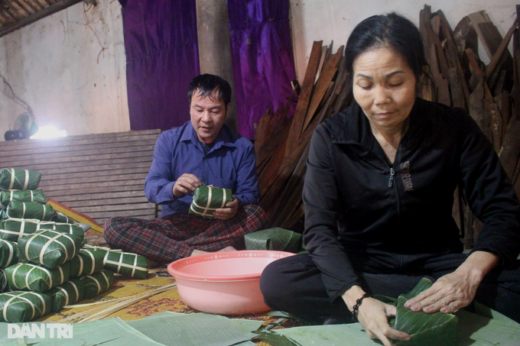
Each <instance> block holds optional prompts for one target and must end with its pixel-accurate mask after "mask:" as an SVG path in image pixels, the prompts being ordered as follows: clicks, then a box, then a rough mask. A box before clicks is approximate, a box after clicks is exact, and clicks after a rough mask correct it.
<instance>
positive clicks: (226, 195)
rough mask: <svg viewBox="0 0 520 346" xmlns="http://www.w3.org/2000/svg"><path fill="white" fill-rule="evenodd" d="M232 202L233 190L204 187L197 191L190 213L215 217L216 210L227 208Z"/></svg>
mask: <svg viewBox="0 0 520 346" xmlns="http://www.w3.org/2000/svg"><path fill="white" fill-rule="evenodd" d="M232 200H233V191H231V189H223V188H220V187H215V186H212V185H209V186H206V185H202V186H199V187H198V188H196V189H195V193H194V195H193V201H192V202H191V206H190V211H189V213H190V214H197V215H200V216H204V217H213V212H214V211H215V210H216V209H218V208H225V206H226V204H227V203H228V202H231V201H232Z"/></svg>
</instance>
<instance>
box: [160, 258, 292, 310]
mask: <svg viewBox="0 0 520 346" xmlns="http://www.w3.org/2000/svg"><path fill="white" fill-rule="evenodd" d="M292 255H294V254H293V253H290V252H283V251H260V250H255V251H249V250H245V251H230V252H215V253H212V254H208V255H201V256H194V257H188V258H183V259H180V260H178V261H175V262H172V263H170V265H169V266H168V272H170V274H172V275H173V276H175V279H176V281H177V288H178V290H179V294H180V296H181V298H182V300H183V301H184V302H185V303H186V304H188V305H189V306H190V307H192V308H193V309H195V310H199V311H203V312H208V313H212V314H222V315H242V314H251V313H259V312H265V311H269V310H270V309H269V307H268V306H267V305H265V303H264V298H263V296H262V293H261V292H260V275H261V274H262V271H263V270H264V268H265V267H266V266H267V265H268V264H269V263H271V262H273V261H276V260H277V259H280V258H284V257H288V256H292Z"/></svg>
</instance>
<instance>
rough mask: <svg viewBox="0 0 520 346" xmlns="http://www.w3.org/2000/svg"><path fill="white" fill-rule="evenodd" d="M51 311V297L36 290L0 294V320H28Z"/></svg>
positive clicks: (14, 321) (11, 321) (15, 321)
mask: <svg viewBox="0 0 520 346" xmlns="http://www.w3.org/2000/svg"><path fill="white" fill-rule="evenodd" d="M50 312H51V297H49V296H48V295H46V294H41V293H36V292H6V293H1V294H0V322H9V323H19V322H29V321H32V320H34V319H36V318H39V317H42V316H45V315H47V314H49V313H50Z"/></svg>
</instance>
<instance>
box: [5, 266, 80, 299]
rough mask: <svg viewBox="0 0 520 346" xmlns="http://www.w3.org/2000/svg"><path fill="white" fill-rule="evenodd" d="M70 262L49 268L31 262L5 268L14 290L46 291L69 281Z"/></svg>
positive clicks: (8, 281)
mask: <svg viewBox="0 0 520 346" xmlns="http://www.w3.org/2000/svg"><path fill="white" fill-rule="evenodd" d="M69 271H70V263H69V262H67V263H65V264H64V265H62V266H59V267H57V268H55V269H48V268H45V267H42V266H37V265H34V264H31V263H18V264H15V265H12V266H10V267H7V268H5V273H6V274H7V284H8V285H9V288H10V289H11V290H13V291H16V290H29V291H35V292H46V291H48V290H50V289H51V288H54V287H57V286H59V285H61V284H63V283H64V282H66V281H69Z"/></svg>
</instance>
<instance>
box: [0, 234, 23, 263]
mask: <svg viewBox="0 0 520 346" xmlns="http://www.w3.org/2000/svg"><path fill="white" fill-rule="evenodd" d="M19 257H20V252H19V250H18V244H16V243H13V242H12V241H9V240H3V239H0V268H5V267H9V266H10V265H12V264H15V263H18V258H19Z"/></svg>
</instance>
